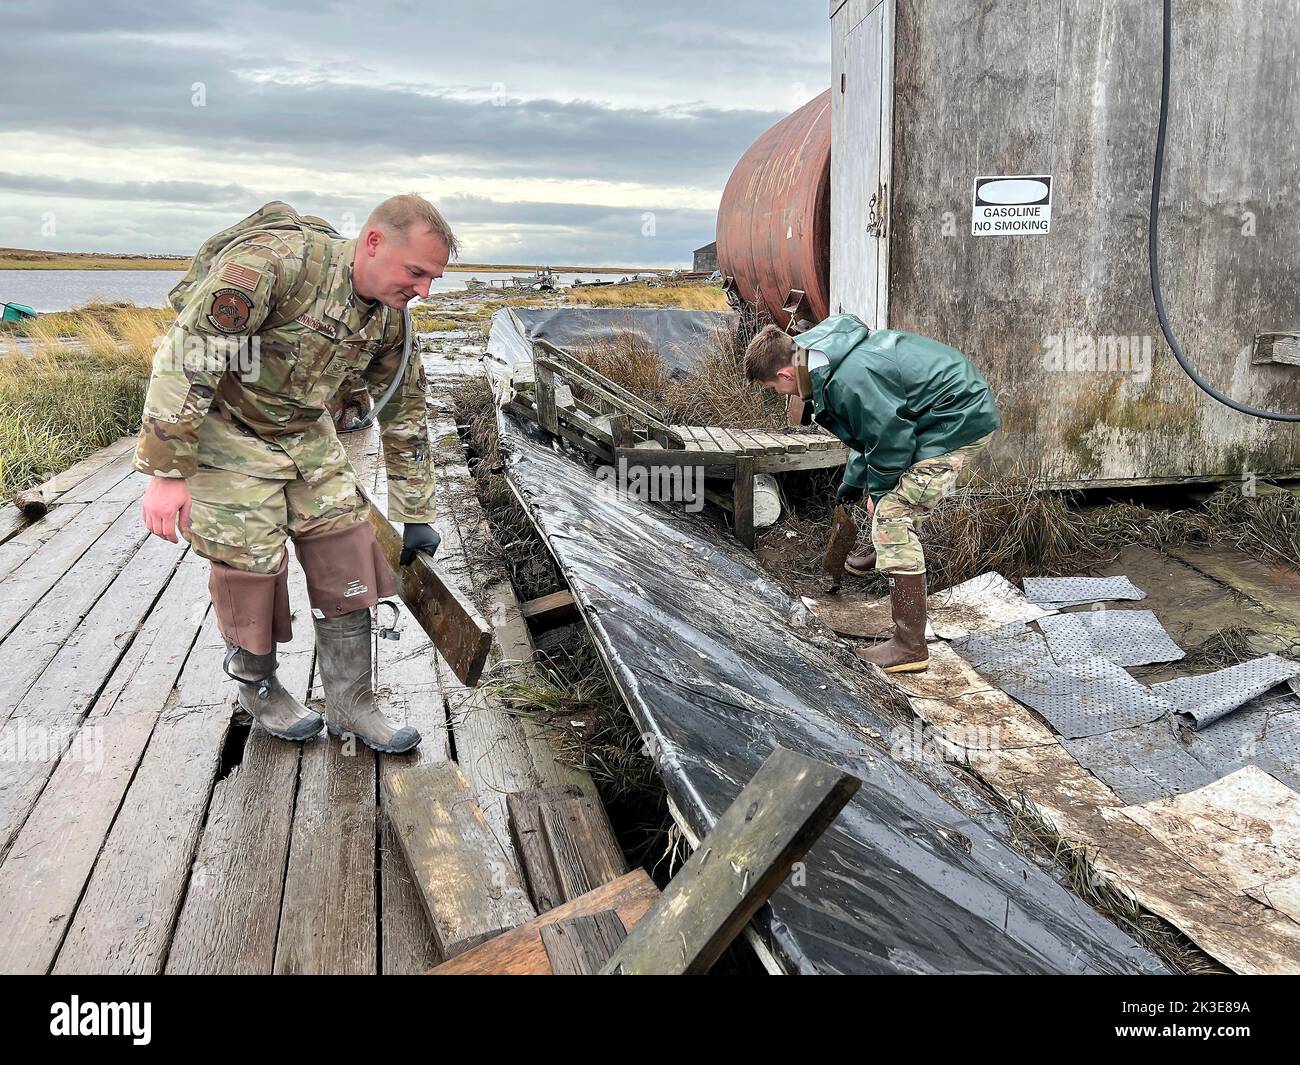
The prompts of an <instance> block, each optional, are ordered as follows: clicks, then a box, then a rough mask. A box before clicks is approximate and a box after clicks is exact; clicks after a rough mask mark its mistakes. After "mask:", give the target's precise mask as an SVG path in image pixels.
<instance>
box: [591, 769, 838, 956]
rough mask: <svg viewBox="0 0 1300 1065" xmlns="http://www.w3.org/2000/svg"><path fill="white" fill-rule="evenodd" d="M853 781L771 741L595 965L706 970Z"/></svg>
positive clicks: (827, 818) (807, 845)
mask: <svg viewBox="0 0 1300 1065" xmlns="http://www.w3.org/2000/svg"><path fill="white" fill-rule="evenodd" d="M861 783H862V782H861V781H860V780H858V779H857V778H856V777H853V776H850V775H849V774H847V773H844V772H841V771H840V770H838V769H836V768H835V767H834V766H829V765H826V764H824V763H822V762H818V761H815V760H814V759H812V758H806V757H805V756H803V755H801V754H796V753H795V752H794V751H788V750H786V749H785V748H783V747H778V748H776V749H775V750H774V751H773V752H772V753H771V754H770V755H769V756H768V758H767V761H765V762H764V763H763V765H762V767H761V768H760V769H759V771H758V772H757V773H755V774H754V777H753V779H752V780H750V782H749V783H748V784H746V785H745V787H744V788H743V789H742V790H741V792H740V794H739V795H738V796H737V797H736V799H735V801H734V802H733V803H732V804H731V805H730V806H728V807H727V809H726V810H725V811H724V812H723V814H722V816H721V817H720V818H718V821H717V823H716V824H715V825H714V826H713V828H712V829H711V830H710V832H709V834H708V835H707V836H705V837H704V839H703V840H701V841H700V845H699V847H698V848H696V850H695V853H694V854H692V855H691V857H690V859H689V860H688V861H687V862H686V864H685V865H684V866H682V868H681V871H680V872H679V873H678V874H677V875H676V876H675V877H673V879H672V882H671V883H670V884H669V885H668V888H667V889H666V890H665V891H664V893H663V895H662V896H660V898H659V901H658V902H657V903H655V906H654V909H653V910H651V911H650V913H648V914H647V915H646V916H645V917H644V918H643V919H642V920H641V921H640V922H639V923H638V924H637V926H636V927H635V928H634V929H632V930H631V931H630V932H629V934H628V937H627V939H626V940H625V941H624V943H623V945H622V946H621V947H620V948H619V949H618V951H617V952H616V953H615V954H614V956H613V957H612V958H610V960H609V962H608V963H607V964H606V966H605V968H604V970H603V972H605V973H607V974H614V975H633V974H637V975H642V974H644V975H649V974H660V975H669V974H690V973H703V972H707V971H708V969H709V967H710V966H712V965H713V963H714V962H715V961H717V959H718V957H719V956H720V955H721V954H722V952H723V951H724V950H726V948H727V946H728V945H729V944H730V943H731V941H732V940H733V939H734V938H735V937H736V936H737V935H738V934H739V933H740V931H741V930H742V929H743V928H744V926H745V924H746V922H748V921H749V919H750V918H751V917H752V916H753V915H754V914H755V912H757V910H758V908H759V907H760V906H762V905H763V903H764V902H766V901H767V899H768V898H769V897H770V896H771V894H772V893H773V892H774V891H775V890H776V889H777V888H778V887H780V885H781V882H782V881H783V880H785V878H786V875H787V874H788V873H789V872H790V868H791V867H792V866H793V865H794V863H795V862H797V861H798V860H799V859H800V858H802V857H803V856H804V855H805V854H806V853H807V852H808V850H809V849H810V848H811V847H812V845H813V844H814V843H815V842H817V839H818V837H819V836H821V834H822V832H824V831H825V830H826V828H827V826H829V825H830V823H831V822H832V821H833V820H834V819H835V816H836V815H837V814H838V813H839V812H840V810H841V809H843V807H844V804H845V803H847V802H848V801H849V799H850V798H852V797H853V793H854V792H856V791H857V790H858V786H859V785H860V784H861Z"/></svg>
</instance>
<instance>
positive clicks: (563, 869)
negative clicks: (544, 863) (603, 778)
mask: <svg viewBox="0 0 1300 1065" xmlns="http://www.w3.org/2000/svg"><path fill="white" fill-rule="evenodd" d="M539 812H540V815H541V823H542V830H543V832H544V833H545V835H546V843H547V850H548V851H549V852H550V854H551V860H552V863H553V865H554V868H555V873H556V879H557V880H558V882H559V885H560V890H561V892H562V894H563V898H564V901H566V902H568V901H570V900H572V899H576V898H577V897H578V896H579V895H585V894H586V893H587V892H588V891H591V890H593V889H594V888H597V887H599V886H600V885H601V884H607V883H609V882H610V881H611V880H617V879H618V878H619V877H620V876H622V875H623V874H624V873H626V872H627V860H626V859H625V858H624V857H623V848H622V847H620V846H619V845H618V840H616V839H615V838H614V830H613V829H612V828H611V827H610V823H609V818H608V817H607V816H606V814H605V807H604V806H603V805H602V804H601V802H600V800H599V799H593V798H589V797H585V796H584V797H583V798H573V799H559V798H557V799H552V800H550V801H548V802H543V803H542V804H541V807H540V811H539Z"/></svg>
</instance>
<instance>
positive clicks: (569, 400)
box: [555, 381, 578, 411]
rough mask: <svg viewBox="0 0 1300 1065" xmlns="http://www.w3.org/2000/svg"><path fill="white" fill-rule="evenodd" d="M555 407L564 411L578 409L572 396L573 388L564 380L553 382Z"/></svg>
mask: <svg viewBox="0 0 1300 1065" xmlns="http://www.w3.org/2000/svg"><path fill="white" fill-rule="evenodd" d="M555 409H556V410H564V411H571V410H577V409H578V404H577V402H576V401H575V400H574V398H573V389H572V388H570V387H569V385H568V383H567V382H565V381H557V382H556V383H555Z"/></svg>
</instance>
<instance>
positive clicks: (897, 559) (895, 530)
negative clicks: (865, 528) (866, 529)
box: [871, 433, 993, 574]
mask: <svg viewBox="0 0 1300 1065" xmlns="http://www.w3.org/2000/svg"><path fill="white" fill-rule="evenodd" d="M992 438H993V434H992V433H990V434H989V435H988V436H986V437H983V438H981V439H979V440H976V441H975V443H973V444H967V445H966V446H965V447H959V448H958V449H957V450H956V451H950V452H949V453H948V454H946V455H935V456H934V457H933V458H928V459H922V460H921V461H920V462H917V463H914V464H913V465H911V466H909V467H908V469H907V471H906V472H905V473H904V474H903V476H902V477H900V478H899V480H898V484H897V485H896V486H895V487H894V489H893V490H892V491H890V492H886V493H885V495H883V496H882V497H881V499H880V502H879V503H877V504H876V510H875V513H874V514H873V515H872V517H871V543H872V545H873V546H874V547H875V549H876V569H878V570H879V571H880V572H881V573H912V574H915V573H924V572H925V552H924V551H922V550H921V541H920V540H919V539H917V536H916V530H917V528H918V527H919V526H920V525H921V523H922V522H923V521H925V519H926V518H928V517H929V516H930V514H931V513H932V512H933V511H934V508H935V507H937V506H938V505H939V504H940V503H941V502H942V501H943V499H944V498H945V497H947V496H949V495H951V494H952V492H953V490H954V489H955V488H956V487H957V477H958V475H959V474H960V473H961V470H962V467H963V466H965V465H966V463H967V461H969V460H970V458H971V457H972V456H973V455H974V454H975V453H976V452H978V451H979V450H981V449H982V448H983V447H984V446H985V445H986V444H987V443H988V442H989V441H990V440H991V439H992Z"/></svg>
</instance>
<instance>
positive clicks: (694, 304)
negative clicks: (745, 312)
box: [565, 282, 728, 311]
mask: <svg viewBox="0 0 1300 1065" xmlns="http://www.w3.org/2000/svg"><path fill="white" fill-rule="evenodd" d="M565 296H566V298H567V299H568V300H569V302H570V303H573V304H575V305H583V306H587V307H681V308H684V309H686V310H692V311H725V310H727V309H728V307H727V297H726V295H725V294H724V293H723V291H722V287H721V286H720V285H710V284H700V283H699V282H695V283H690V284H680V285H673V284H667V285H653V286H651V285H601V286H597V287H592V288H579V289H575V290H566V291H565Z"/></svg>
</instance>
